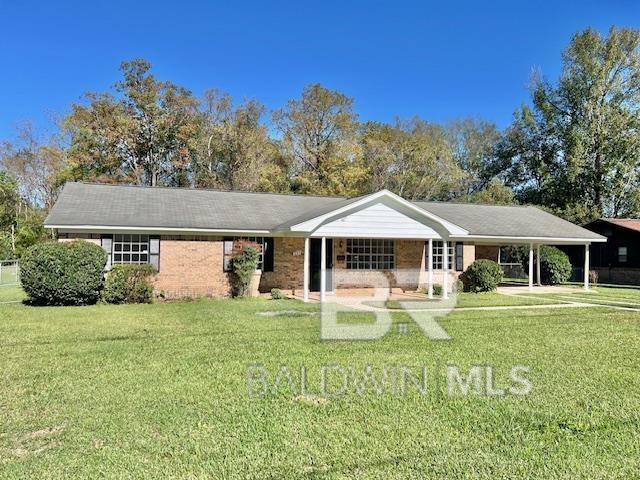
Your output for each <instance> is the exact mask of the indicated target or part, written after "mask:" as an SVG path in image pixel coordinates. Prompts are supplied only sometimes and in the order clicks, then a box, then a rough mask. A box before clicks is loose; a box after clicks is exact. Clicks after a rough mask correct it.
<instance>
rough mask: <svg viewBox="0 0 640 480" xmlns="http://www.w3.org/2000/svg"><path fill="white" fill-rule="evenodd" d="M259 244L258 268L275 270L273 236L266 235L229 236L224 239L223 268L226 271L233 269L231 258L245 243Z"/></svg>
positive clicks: (265, 270)
mask: <svg viewBox="0 0 640 480" xmlns="http://www.w3.org/2000/svg"><path fill="white" fill-rule="evenodd" d="M247 243H253V244H257V245H258V252H259V254H258V267H257V269H258V270H262V271H263V272H273V238H264V237H227V238H225V239H224V248H223V251H224V253H223V269H224V271H225V272H230V271H231V270H232V267H231V260H232V259H233V255H234V254H235V253H236V252H237V251H239V250H240V249H241V248H242V247H243V246H244V245H245V244H247Z"/></svg>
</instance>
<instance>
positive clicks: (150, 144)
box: [64, 59, 201, 186]
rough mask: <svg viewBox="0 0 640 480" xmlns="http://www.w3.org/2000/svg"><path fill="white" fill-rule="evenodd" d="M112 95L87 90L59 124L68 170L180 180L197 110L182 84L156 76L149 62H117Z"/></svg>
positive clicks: (81, 174) (141, 180)
mask: <svg viewBox="0 0 640 480" xmlns="http://www.w3.org/2000/svg"><path fill="white" fill-rule="evenodd" d="M120 69H121V71H122V74H123V79H122V80H121V81H119V82H117V83H116V85H115V90H116V96H113V95H111V94H108V93H101V94H95V93H92V94H88V95H87V96H86V99H87V101H88V103H87V104H75V105H73V107H72V113H71V114H70V115H69V116H68V117H67V118H66V119H65V122H64V125H65V127H66V129H67V131H68V133H69V136H70V139H71V146H70V148H69V151H68V155H69V165H68V167H69V168H68V175H67V177H71V178H74V179H97V180H110V181H116V182H118V181H125V182H130V183H135V184H138V185H150V186H156V185H161V184H164V185H186V184H189V183H190V179H189V167H190V164H191V161H192V159H193V156H194V154H195V152H196V149H197V138H198V131H199V129H200V128H201V115H200V113H199V111H198V101H197V99H196V98H195V97H194V96H193V95H192V94H191V92H189V91H188V90H186V89H185V88H183V87H179V86H177V85H175V84H174V83H171V82H165V81H159V80H157V79H156V78H155V76H154V75H153V74H151V73H150V70H151V64H150V63H149V62H147V61H146V60H142V59H136V60H132V61H125V62H122V64H121V67H120Z"/></svg>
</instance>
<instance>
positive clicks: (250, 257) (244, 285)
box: [232, 245, 259, 296]
mask: <svg viewBox="0 0 640 480" xmlns="http://www.w3.org/2000/svg"><path fill="white" fill-rule="evenodd" d="M258 258H259V252H258V249H257V248H255V247H252V246H250V245H245V246H244V247H242V250H240V251H239V252H238V253H237V254H236V255H235V256H234V257H233V260H232V266H233V273H234V274H235V276H236V280H237V286H236V287H237V288H236V294H237V295H241V296H244V295H246V294H247V293H248V292H249V284H250V283H251V277H252V276H253V274H254V272H255V271H256V268H258Z"/></svg>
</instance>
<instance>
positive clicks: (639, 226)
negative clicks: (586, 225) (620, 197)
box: [600, 218, 640, 232]
mask: <svg viewBox="0 0 640 480" xmlns="http://www.w3.org/2000/svg"><path fill="white" fill-rule="evenodd" d="M600 220H601V221H603V222H607V223H612V224H614V225H618V226H619V227H624V228H627V229H629V230H634V231H636V232H640V219H637V218H601V219H600Z"/></svg>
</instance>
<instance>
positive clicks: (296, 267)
mask: <svg viewBox="0 0 640 480" xmlns="http://www.w3.org/2000/svg"><path fill="white" fill-rule="evenodd" d="M303 286H304V238H294V237H276V238H274V239H273V272H263V273H262V277H261V278H260V287H259V288H260V291H261V292H269V291H270V290H271V289H272V288H280V289H283V290H299V291H302V288H303Z"/></svg>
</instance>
